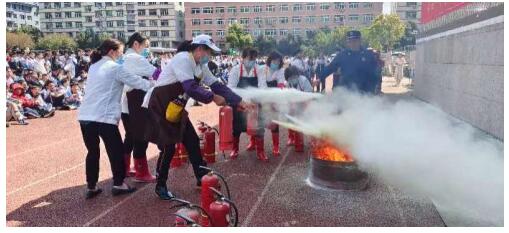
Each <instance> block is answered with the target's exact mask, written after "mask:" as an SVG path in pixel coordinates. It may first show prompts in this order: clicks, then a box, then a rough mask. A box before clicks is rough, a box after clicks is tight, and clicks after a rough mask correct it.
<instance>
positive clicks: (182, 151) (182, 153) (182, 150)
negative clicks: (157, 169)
mask: <svg viewBox="0 0 509 233" xmlns="http://www.w3.org/2000/svg"><path fill="white" fill-rule="evenodd" d="M176 151H177V154H178V156H179V158H180V161H181V162H182V163H186V162H187V158H188V157H189V156H188V154H187V150H186V147H185V146H184V144H183V143H177V144H176Z"/></svg>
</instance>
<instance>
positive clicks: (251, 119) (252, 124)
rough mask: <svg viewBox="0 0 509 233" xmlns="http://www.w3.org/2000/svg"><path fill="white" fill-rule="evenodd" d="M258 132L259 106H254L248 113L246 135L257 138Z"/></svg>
mask: <svg viewBox="0 0 509 233" xmlns="http://www.w3.org/2000/svg"><path fill="white" fill-rule="evenodd" d="M257 130H258V105H256V104H255V105H254V106H253V107H252V109H250V110H249V111H247V128H246V133H247V134H248V135H250V136H255V135H256V131H257Z"/></svg>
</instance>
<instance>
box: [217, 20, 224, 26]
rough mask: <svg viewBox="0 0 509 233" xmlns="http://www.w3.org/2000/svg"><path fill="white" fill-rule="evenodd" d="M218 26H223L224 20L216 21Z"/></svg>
mask: <svg viewBox="0 0 509 233" xmlns="http://www.w3.org/2000/svg"><path fill="white" fill-rule="evenodd" d="M216 24H217V25H223V24H224V19H216Z"/></svg>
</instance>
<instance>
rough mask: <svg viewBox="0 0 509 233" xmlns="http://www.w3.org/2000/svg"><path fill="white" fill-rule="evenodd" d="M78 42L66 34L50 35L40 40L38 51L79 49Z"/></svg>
mask: <svg viewBox="0 0 509 233" xmlns="http://www.w3.org/2000/svg"><path fill="white" fill-rule="evenodd" d="M77 46H78V45H77V44H76V41H74V40H73V39H72V38H71V37H70V36H68V35H66V34H50V35H47V36H45V37H43V38H42V39H40V40H39V42H38V43H37V46H36V47H37V48H38V49H49V50H57V49H71V50H74V49H76V48H77Z"/></svg>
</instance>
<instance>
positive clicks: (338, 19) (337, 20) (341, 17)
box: [334, 15, 345, 23]
mask: <svg viewBox="0 0 509 233" xmlns="http://www.w3.org/2000/svg"><path fill="white" fill-rule="evenodd" d="M343 21H345V16H344V15H335V16H334V22H335V23H342V22H343Z"/></svg>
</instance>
